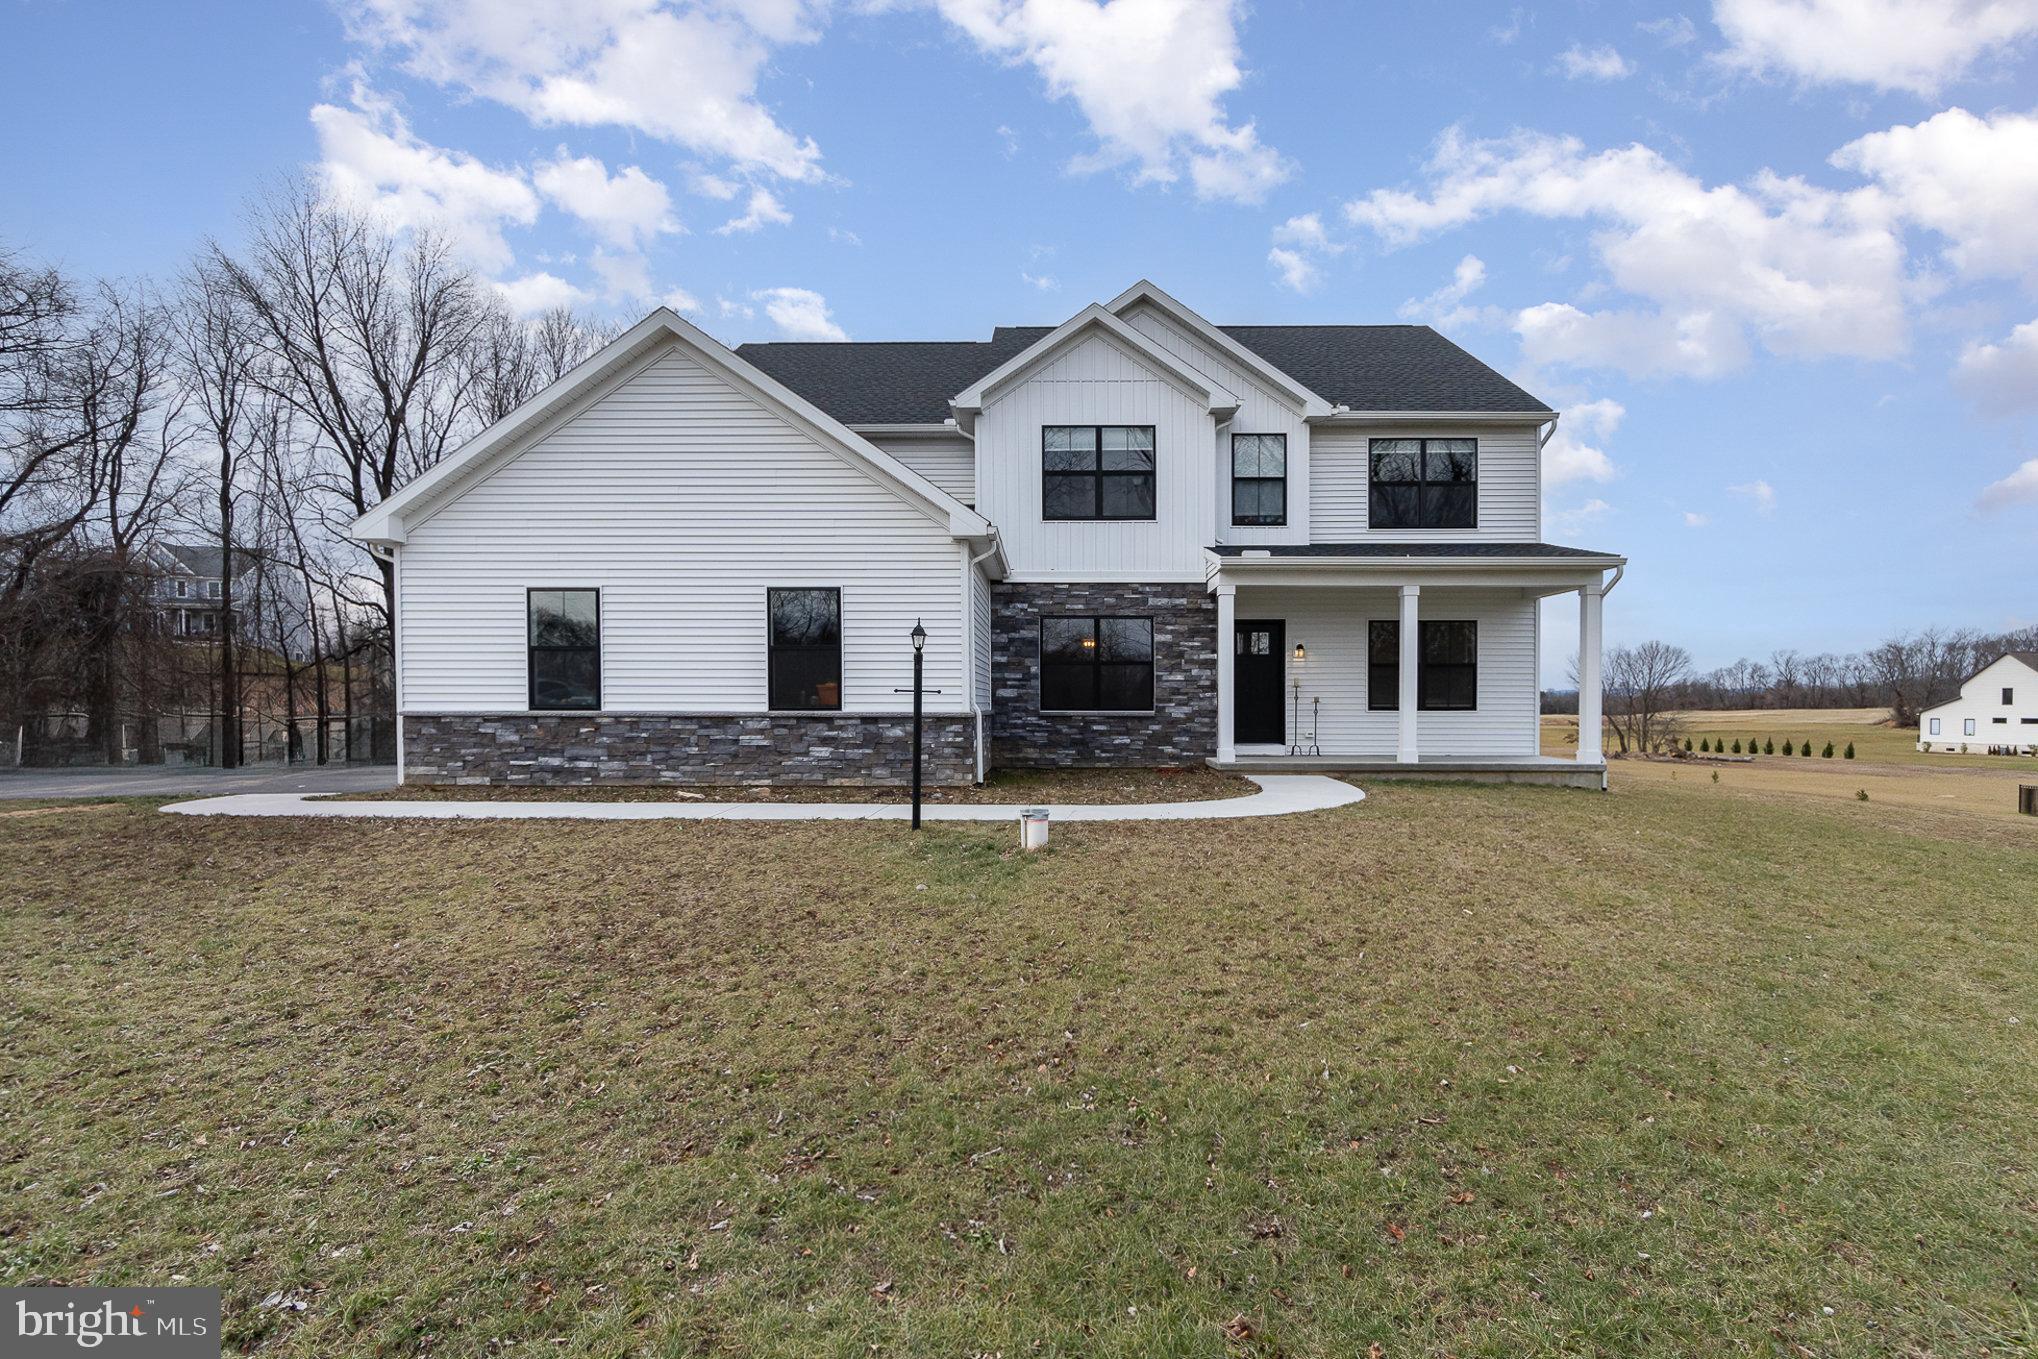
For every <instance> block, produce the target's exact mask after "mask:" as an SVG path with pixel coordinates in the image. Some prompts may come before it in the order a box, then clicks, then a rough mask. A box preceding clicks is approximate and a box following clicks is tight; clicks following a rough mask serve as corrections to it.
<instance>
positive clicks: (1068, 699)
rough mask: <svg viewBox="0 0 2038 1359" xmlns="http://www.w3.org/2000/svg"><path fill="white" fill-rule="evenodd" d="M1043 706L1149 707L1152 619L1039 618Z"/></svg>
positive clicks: (1097, 709) (1127, 710)
mask: <svg viewBox="0 0 2038 1359" xmlns="http://www.w3.org/2000/svg"><path fill="white" fill-rule="evenodd" d="M1040 706H1041V708H1042V710H1044V711H1048V712H1107V713H1137V712H1151V711H1152V710H1153V620H1152V619H1151V618H1043V619H1041V620H1040Z"/></svg>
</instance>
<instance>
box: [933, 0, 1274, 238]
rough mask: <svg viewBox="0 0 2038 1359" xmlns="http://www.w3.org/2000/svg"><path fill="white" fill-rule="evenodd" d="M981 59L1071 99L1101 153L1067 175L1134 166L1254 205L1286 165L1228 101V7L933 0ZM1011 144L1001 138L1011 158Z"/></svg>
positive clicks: (1220, 3) (1203, 194) (1232, 26)
mask: <svg viewBox="0 0 2038 1359" xmlns="http://www.w3.org/2000/svg"><path fill="white" fill-rule="evenodd" d="M935 4H936V7H937V8H938V9H939V10H940V12H941V13H942V14H943V15H944V16H945V17H946V18H947V19H948V20H949V21H950V22H951V23H953V24H955V25H956V26H957V27H958V28H960V29H961V30H962V31H963V32H964V33H966V34H967V35H968V36H969V37H970V39H971V40H972V41H974V42H975V43H976V45H977V46H978V48H980V49H981V50H982V51H984V52H986V53H988V54H990V55H992V56H997V57H1001V58H1004V59H1007V60H1011V61H1023V62H1025V63H1027V64H1028V65H1030V66H1032V67H1033V68H1034V70H1035V71H1037V72H1038V73H1039V75H1040V76H1041V78H1042V80H1044V81H1045V82H1046V85H1047V92H1048V94H1049V95H1050V96H1051V97H1053V98H1056V99H1063V98H1066V99H1070V100H1072V101H1074V103H1075V105H1076V106H1077V108H1079V109H1080V110H1081V111H1082V114H1083V117H1084V118H1085V119H1087V120H1088V122H1089V125H1090V131H1091V132H1092V134H1094V135H1095V137H1096V138H1097V142H1098V147H1097V150H1096V151H1095V152H1094V153H1093V154H1091V155H1088V156H1085V157H1082V158H1080V159H1079V160H1078V161H1077V162H1076V164H1075V166H1074V168H1076V169H1078V170H1095V169H1101V168H1106V167H1111V166H1118V165H1131V166H1134V167H1135V175H1134V178H1135V180H1136V181H1137V182H1139V183H1162V184H1172V183H1175V182H1177V181H1178V180H1180V179H1181V178H1182V177H1183V175H1184V174H1186V175H1187V176H1188V179H1189V182H1190V185H1191V186H1192V188H1193V189H1194V191H1195V194H1196V196H1197V197H1198V198H1203V199H1224V200H1229V201H1233V202H1241V203H1257V202H1259V201H1260V200H1261V199H1263V198H1264V197H1265V196H1266V194H1267V191H1268V190H1269V189H1271V188H1272V187H1273V186H1274V185H1276V184H1279V183H1280V182H1282V181H1283V180H1285V179H1286V178H1287V177H1288V175H1289V166H1288V163H1287V162H1286V160H1285V159H1284V158H1283V157H1282V156H1281V155H1280V153H1279V152H1278V151H1276V150H1275V149H1274V148H1273V147H1270V146H1266V145H1264V144H1262V143H1261V141H1260V139H1259V133H1258V130H1257V129H1256V128H1255V127H1254V125H1253V123H1252V122H1251V121H1249V120H1248V121H1246V122H1241V123H1235V122H1233V121H1231V120H1230V118H1229V117H1228V115H1227V114H1226V111H1225V108H1224V98H1225V96H1226V95H1228V94H1230V93H1232V92H1233V91H1234V90H1236V89H1237V88H1238V87H1239V85H1240V84H1241V83H1242V82H1243V81H1244V79H1245V75H1244V72H1243V71H1242V70H1241V69H1240V66H1239V58H1240V51H1239V41H1238V26H1237V20H1238V9H1239V6H1238V4H1237V3H1236V0H1112V3H1108V4H1107V3H1101V2H1100V0H935ZM1009 147H1010V139H1008V154H1009Z"/></svg>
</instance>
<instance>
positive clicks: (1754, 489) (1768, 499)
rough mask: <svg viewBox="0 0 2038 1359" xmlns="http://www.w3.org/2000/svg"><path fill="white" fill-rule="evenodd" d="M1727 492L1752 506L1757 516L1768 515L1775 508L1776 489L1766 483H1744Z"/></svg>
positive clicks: (1732, 487) (1759, 481) (1729, 488)
mask: <svg viewBox="0 0 2038 1359" xmlns="http://www.w3.org/2000/svg"><path fill="white" fill-rule="evenodd" d="M1727 490H1728V491H1729V492H1730V493H1731V494H1734V495H1737V496H1741V497H1743V498H1745V499H1746V500H1747V501H1749V503H1751V504H1753V505H1754V507H1755V512H1756V513H1757V514H1768V513H1770V512H1771V511H1772V510H1774V509H1775V508H1776V488H1775V487H1774V486H1771V485H1770V484H1769V483H1768V482H1766V481H1761V480H1756V481H1746V482H1742V483H1741V484H1740V485H1739V486H1729V487H1727Z"/></svg>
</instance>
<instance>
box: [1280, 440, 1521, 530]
mask: <svg viewBox="0 0 2038 1359" xmlns="http://www.w3.org/2000/svg"><path fill="white" fill-rule="evenodd" d="M1313 434H1314V437H1313V439H1312V440H1311V442H1310V499H1309V505H1310V516H1309V535H1310V541H1312V542H1318V543H1351V542H1358V541H1361V540H1363V539H1373V540H1376V541H1380V542H1414V541H1423V542H1437V541H1445V540H1455V541H1462V542H1507V543H1532V542H1537V541H1539V540H1540V539H1541V537H1542V507H1541V505H1540V503H1539V500H1538V497H1539V495H1540V493H1541V488H1540V478H1539V476H1538V469H1537V466H1536V460H1537V458H1538V456H1539V454H1538V452H1537V449H1536V430H1535V427H1534V426H1532V425H1477V426H1472V427H1469V428H1468V427H1465V426H1453V427H1451V428H1449V429H1439V428H1436V427H1434V426H1430V427H1426V428H1425V427H1419V426H1410V427H1408V428H1397V429H1381V428H1377V427H1373V428H1360V427H1352V426H1339V425H1318V426H1317V427H1316V428H1315V430H1314V431H1313ZM1468 437H1469V438H1476V439H1478V440H1479V526H1478V527H1477V528H1472V529H1369V528H1368V527H1367V524H1366V509H1367V503H1366V500H1367V493H1366V488H1367V481H1368V477H1369V462H1370V447H1369V446H1370V442H1371V441H1372V440H1374V439H1421V438H1430V439H1438V438H1447V439H1448V438H1468Z"/></svg>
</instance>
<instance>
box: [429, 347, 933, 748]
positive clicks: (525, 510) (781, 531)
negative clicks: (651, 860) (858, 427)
mask: <svg viewBox="0 0 2038 1359" xmlns="http://www.w3.org/2000/svg"><path fill="white" fill-rule="evenodd" d="M956 552H957V544H956V541H955V539H954V538H953V537H952V536H951V535H950V534H949V532H948V530H947V528H946V526H945V525H944V524H938V523H936V522H934V520H932V519H931V518H929V517H928V515H927V514H926V513H925V512H924V511H923V510H921V509H919V508H917V507H916V506H914V505H913V504H911V503H909V502H908V501H907V500H905V499H903V498H902V497H901V496H900V495H899V494H897V493H896V492H894V491H893V490H891V489H889V488H888V487H887V486H885V485H883V484H881V483H880V481H879V480H878V474H876V473H874V472H872V471H869V470H865V469H863V468H860V467H858V466H856V465H854V464H853V463H852V462H851V461H849V460H848V459H846V458H845V457H843V456H842V455H841V454H839V453H838V452H836V451H834V450H832V449H830V448H828V447H825V446H823V445H821V444H819V443H817V442H816V441H815V440H814V439H813V438H812V437H810V436H809V435H807V434H805V433H804V432H802V431H801V430H799V429H797V428H795V427H794V426H793V425H791V424H789V423H787V422H786V421H785V420H784V419H782V418H780V417H779V416H778V415H777V414H775V413H774V412H773V410H772V409H771V408H769V407H767V406H766V405H765V404H763V403H762V402H761V401H760V400H759V399H758V398H756V397H755V396H753V395H752V394H750V393H749V392H747V391H745V390H743V389H742V388H740V387H738V386H736V385H734V384H732V383H730V382H729V381H727V380H726V379H724V378H722V377H721V376H719V375H718V374H716V373H714V372H712V371H711V370H709V369H708V368H706V367H704V366H703V365H701V364H700V363H699V362H697V361H695V360H694V359H693V358H692V357H691V356H690V355H689V354H688V353H687V352H686V351H685V350H684V349H683V348H680V347H678V346H676V345H675V346H668V347H666V348H665V349H664V350H662V351H661V352H659V353H658V354H657V355H656V357H655V358H653V359H651V360H650V361H648V363H646V364H645V365H643V366H641V367H639V368H638V369H636V370H634V372H633V373H632V375H630V376H628V377H627V378H625V379H624V380H622V381H621V382H620V384H619V385H616V386H614V387H613V388H611V389H610V390H609V391H607V392H606V393H605V394H603V395H599V396H598V397H596V398H595V399H593V400H592V401H591V402H590V403H589V404H588V405H586V406H584V407H583V408H581V409H580V410H579V411H577V412H576V413H574V414H572V415H570V416H568V417H567V418H565V419H564V421H563V422H562V423H559V424H557V425H556V426H554V427H552V428H551V429H550V430H549V431H548V432H545V433H544V434H543V435H542V436H541V437H539V438H537V439H536V440H535V441H534V442H533V443H532V444H531V445H530V446H529V447H527V448H525V449H523V450H521V451H520V452H517V453H516V454H514V455H513V456H512V457H510V458H509V459H508V460H507V461H506V462H504V463H503V464H502V465H500V466H499V467H497V468H496V469H494V470H493V471H492V472H490V473H489V474H488V475H487V476H486V477H485V478H484V479H482V480H481V481H479V482H478V483H477V484H475V485H473V486H472V487H469V488H468V489H467V490H466V491H465V492H464V493H462V494H460V495H458V496H456V497H454V498H452V499H450V500H448V501H447V502H445V503H444V504H442V505H441V506H440V507H438V508H437V509H436V510H435V511H434V512H432V513H430V514H429V515H428V516H427V517H425V518H424V519H423V520H422V522H419V523H416V524H413V525H411V526H410V527H409V531H408V537H407V541H406V542H405V544H404V547H403V570H402V576H401V582H402V583H401V588H400V591H399V596H398V601H397V607H398V609H399V611H400V623H399V629H400V630H399V633H398V635H399V636H400V637H402V639H403V644H402V652H403V655H402V694H403V708H404V711H406V712H409V713H414V714H415V713H482V712H492V713H508V712H523V711H526V710H527V708H528V698H527V689H526V664H527V662H526V651H525V591H526V590H527V589H533V588H535V589H545V588H559V587H592V588H596V589H599V590H600V591H601V614H602V618H601V651H602V655H601V686H602V695H601V698H602V709H603V711H606V712H662V713H703V714H707V713H759V712H763V711H765V710H766V694H767V685H766V673H767V640H768V628H767V623H766V618H765V591H766V590H767V589H768V588H770V587H774V586H828V587H836V588H839V589H840V590H841V591H842V681H843V695H842V710H843V711H844V712H845V713H896V712H900V711H902V710H907V709H909V708H910V706H911V703H910V699H907V698H905V697H902V696H901V695H899V694H896V693H894V692H893V690H894V689H896V688H900V687H907V686H910V685H911V683H912V648H911V643H910V641H909V640H908V634H909V633H910V632H911V630H912V627H913V623H914V620H915V619H916V618H917V619H922V620H924V621H925V624H926V627H927V630H928V633H929V634H930V640H929V642H928V645H927V653H926V655H927V677H926V679H927V684H928V686H929V687H931V688H937V689H945V690H946V691H947V694H946V695H945V696H943V697H937V698H934V699H932V700H931V702H930V705H929V707H930V710H932V711H942V712H956V711H964V710H966V709H967V707H968V704H967V702H966V699H967V695H968V690H967V689H966V686H965V684H964V673H963V667H964V656H965V653H966V650H967V647H966V641H965V636H964V632H963V629H964V628H965V626H968V625H969V623H970V620H969V619H968V618H967V616H966V609H965V605H964V597H965V590H964V588H963V582H962V579H961V577H960V574H959V572H958V570H957V562H956Z"/></svg>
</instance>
